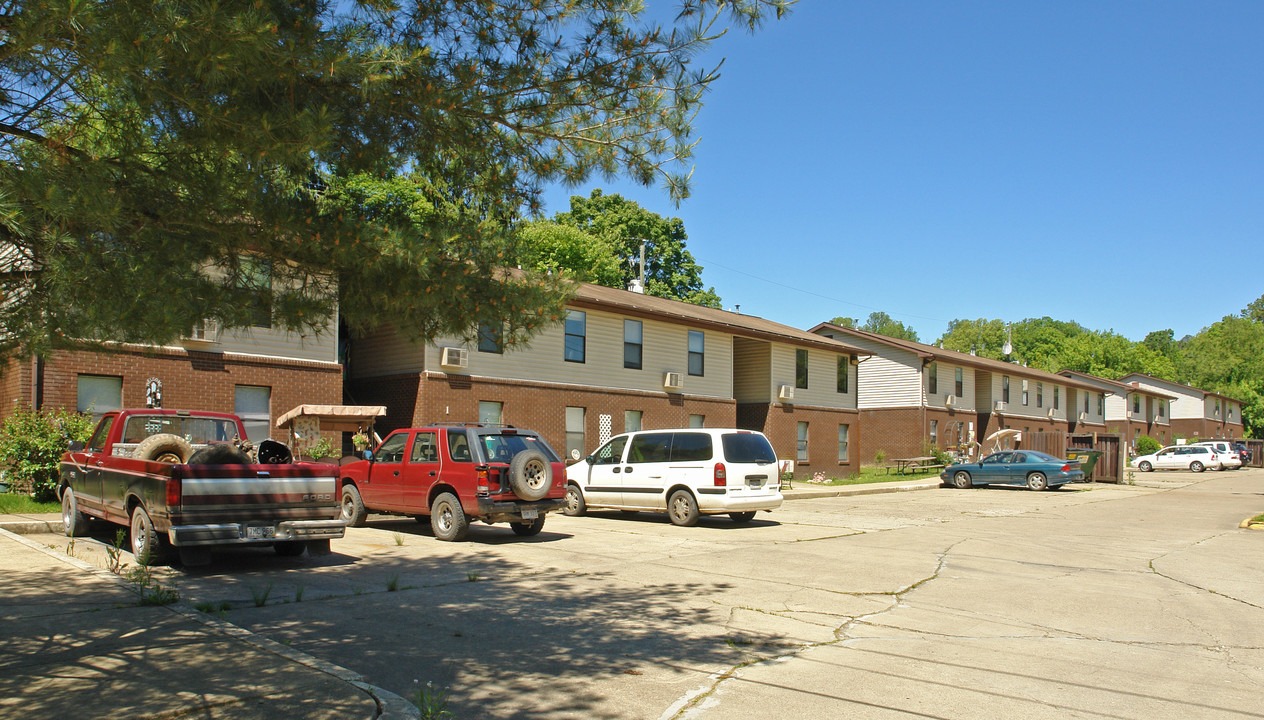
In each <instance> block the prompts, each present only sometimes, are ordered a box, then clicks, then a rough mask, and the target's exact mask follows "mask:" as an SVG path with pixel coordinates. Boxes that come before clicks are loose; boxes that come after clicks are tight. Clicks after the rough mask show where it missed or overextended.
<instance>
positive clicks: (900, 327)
mask: <svg viewBox="0 0 1264 720" xmlns="http://www.w3.org/2000/svg"><path fill="white" fill-rule="evenodd" d="M860 329H861V330H867V331H869V332H871V333H877V334H879V335H886V336H887V337H893V338H899V339H901V340H912V341H913V342H917V341H918V340H917V332H916V331H915V330H913V328H911V327H909V326H907V325H905V324H904V323H902V322H900V321H899V320H896V319H894V318H892V317H891V316H890V315H888V314H886V313H884V312H882V311H880V310H879V311H876V312H871V313H869V318H868V319H866V320H865V324H864V325H861V326H860Z"/></svg>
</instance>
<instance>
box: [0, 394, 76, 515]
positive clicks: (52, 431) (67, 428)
mask: <svg viewBox="0 0 1264 720" xmlns="http://www.w3.org/2000/svg"><path fill="white" fill-rule="evenodd" d="M92 428H93V422H92V416H91V415H87V414H85V413H74V412H67V411H65V410H45V411H40V412H35V411H32V410H29V409H27V408H23V407H19V408H18V409H17V410H16V411H15V412H14V413H13V414H12V415H10V416H9V417H8V418H7V419H5V421H4V422H3V423H0V462H3V464H4V466H5V480H6V482H7V483H8V485H9V487H10V489H13V490H17V489H22V490H25V491H27V492H29V493H30V495H31V496H32V497H34V498H35V500H36V501H37V502H53V501H55V500H57V482H58V478H59V474H60V473H59V464H60V462H61V454H62V453H64V452H65V451H66V448H67V447H68V446H69V445H70V443H71V441H72V440H79V441H83V442H86V441H87V440H88V438H89V437H90V436H91V435H92Z"/></svg>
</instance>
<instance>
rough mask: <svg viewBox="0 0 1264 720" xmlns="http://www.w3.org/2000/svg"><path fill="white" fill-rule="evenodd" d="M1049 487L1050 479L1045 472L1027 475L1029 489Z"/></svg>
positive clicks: (1037, 489) (1038, 489)
mask: <svg viewBox="0 0 1264 720" xmlns="http://www.w3.org/2000/svg"><path fill="white" fill-rule="evenodd" d="M1048 487H1049V480H1048V478H1046V477H1045V474H1044V473H1038V472H1034V473H1032V474H1030V475H1028V476H1027V488H1028V489H1029V490H1036V491H1040V490H1044V489H1045V488H1048Z"/></svg>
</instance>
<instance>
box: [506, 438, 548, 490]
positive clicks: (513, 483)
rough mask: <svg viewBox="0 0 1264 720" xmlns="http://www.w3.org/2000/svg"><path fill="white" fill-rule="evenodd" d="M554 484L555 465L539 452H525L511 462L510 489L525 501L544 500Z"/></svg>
mask: <svg viewBox="0 0 1264 720" xmlns="http://www.w3.org/2000/svg"><path fill="white" fill-rule="evenodd" d="M552 484H553V465H552V464H551V463H549V459H548V458H547V457H545V456H544V453H542V452H540V451H539V450H523V451H522V452H520V453H518V454H517V455H514V456H513V460H511V461H510V462H509V487H511V488H513V491H514V494H515V495H517V496H518V497H520V498H522V499H523V500H543V499H544V498H545V497H547V496H548V494H549V486H551V485H552Z"/></svg>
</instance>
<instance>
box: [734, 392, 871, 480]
mask: <svg viewBox="0 0 1264 720" xmlns="http://www.w3.org/2000/svg"><path fill="white" fill-rule="evenodd" d="M767 410H768V411H767V413H766V414H764V423H763V425H762V427H759V426H750V425H742V427H748V428H749V429H751V430H759V431H761V432H763V433H764V434H765V435H767V436H768V440H769V441H770V442H771V443H772V447H773V449H774V450H776V451H777V457H779V458H782V459H786V460H795V467H794V474H795V477H797V478H800V479H802V478H804V477H808V476H810V475H812V474H813V473H817V472H823V473H825V476H826V477H847V476H848V475H851V474H852V473H855V472H858V471H859V470H860V463H861V460H862V459H863V457H862V456H861V455H860V448H861V446H862V444H861V431H860V414H859V413H858V412H856V411H855V410H841V409H834V408H818V407H801V406H795V405H780V404H778V405H771V406H767ZM743 415H744V417H749V418H752V419H753V418H754V417H756V416H757V415H758V413H755V412H754V411H753V409H750V410H746V411H745V412H744V413H743ZM800 422H806V423H807V424H808V448H807V449H808V452H807V455H808V458H807V460H797V459H796V458H797V457H798V447H799V423H800ZM839 425H847V426H848V438H847V444H848V453H847V455H848V458H847V460H846V461H845V462H844V461H840V460H839V459H838V451H839V447H838V426H839ZM866 431H867V430H866Z"/></svg>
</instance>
